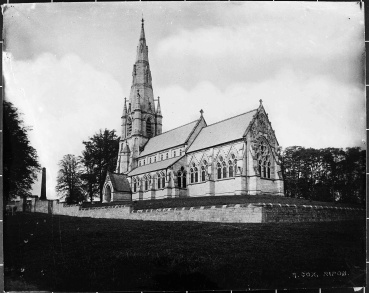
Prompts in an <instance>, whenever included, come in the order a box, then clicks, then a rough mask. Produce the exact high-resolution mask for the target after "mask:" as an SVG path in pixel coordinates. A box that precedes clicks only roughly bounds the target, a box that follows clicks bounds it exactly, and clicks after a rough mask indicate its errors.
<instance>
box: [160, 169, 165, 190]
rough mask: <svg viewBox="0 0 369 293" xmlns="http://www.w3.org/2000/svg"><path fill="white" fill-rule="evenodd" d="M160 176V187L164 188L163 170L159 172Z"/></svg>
mask: <svg viewBox="0 0 369 293" xmlns="http://www.w3.org/2000/svg"><path fill="white" fill-rule="evenodd" d="M160 177H161V187H162V188H164V187H165V175H164V173H163V172H161V173H160Z"/></svg>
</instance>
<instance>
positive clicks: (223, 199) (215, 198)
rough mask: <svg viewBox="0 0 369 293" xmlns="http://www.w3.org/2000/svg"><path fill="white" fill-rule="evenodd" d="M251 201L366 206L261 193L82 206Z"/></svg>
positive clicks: (150, 206)
mask: <svg viewBox="0 0 369 293" xmlns="http://www.w3.org/2000/svg"><path fill="white" fill-rule="evenodd" d="M249 203H280V204H296V205H319V206H338V207H340V206H341V207H345V206H348V207H355V208H364V207H363V206H362V205H357V204H342V203H334V202H321V201H310V200H306V199H297V198H290V197H283V196H276V195H270V194H261V195H232V196H205V197H185V198H183V197H182V198H168V199H154V200H139V201H134V202H110V203H94V204H91V203H89V202H86V203H83V205H82V207H91V206H92V207H98V206H107V205H117V204H132V205H133V208H134V209H135V210H140V209H159V208H175V207H192V206H212V205H225V204H249Z"/></svg>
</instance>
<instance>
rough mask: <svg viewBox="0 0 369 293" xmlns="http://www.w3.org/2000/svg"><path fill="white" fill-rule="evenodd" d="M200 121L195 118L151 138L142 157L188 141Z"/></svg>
mask: <svg viewBox="0 0 369 293" xmlns="http://www.w3.org/2000/svg"><path fill="white" fill-rule="evenodd" d="M198 122H199V120H195V121H193V122H190V123H188V124H185V125H182V126H179V127H177V128H174V129H172V130H169V131H167V132H164V133H162V134H160V135H157V136H154V137H152V138H150V139H149V141H148V142H147V144H146V145H145V149H144V150H143V152H142V153H141V154H140V157H143V156H146V155H149V154H153V153H156V152H159V151H161V150H166V149H169V148H172V147H175V146H178V145H181V144H184V143H186V142H187V140H188V138H189V136H190V134H191V133H192V131H193V129H194V128H195V126H196V125H197V123H198Z"/></svg>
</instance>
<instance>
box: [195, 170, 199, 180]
mask: <svg viewBox="0 0 369 293" xmlns="http://www.w3.org/2000/svg"><path fill="white" fill-rule="evenodd" d="M194 171H195V182H196V183H197V182H199V170H198V169H197V167H195V169H194Z"/></svg>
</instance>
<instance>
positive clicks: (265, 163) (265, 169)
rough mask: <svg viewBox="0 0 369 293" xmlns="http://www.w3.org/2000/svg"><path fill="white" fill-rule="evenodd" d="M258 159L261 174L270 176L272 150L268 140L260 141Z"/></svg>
mask: <svg viewBox="0 0 369 293" xmlns="http://www.w3.org/2000/svg"><path fill="white" fill-rule="evenodd" d="M257 160H258V165H259V174H260V177H261V178H270V175H271V172H270V167H271V161H270V152H269V148H268V146H267V144H266V142H265V141H264V140H263V139H261V140H260V141H259V143H258V150H257Z"/></svg>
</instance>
